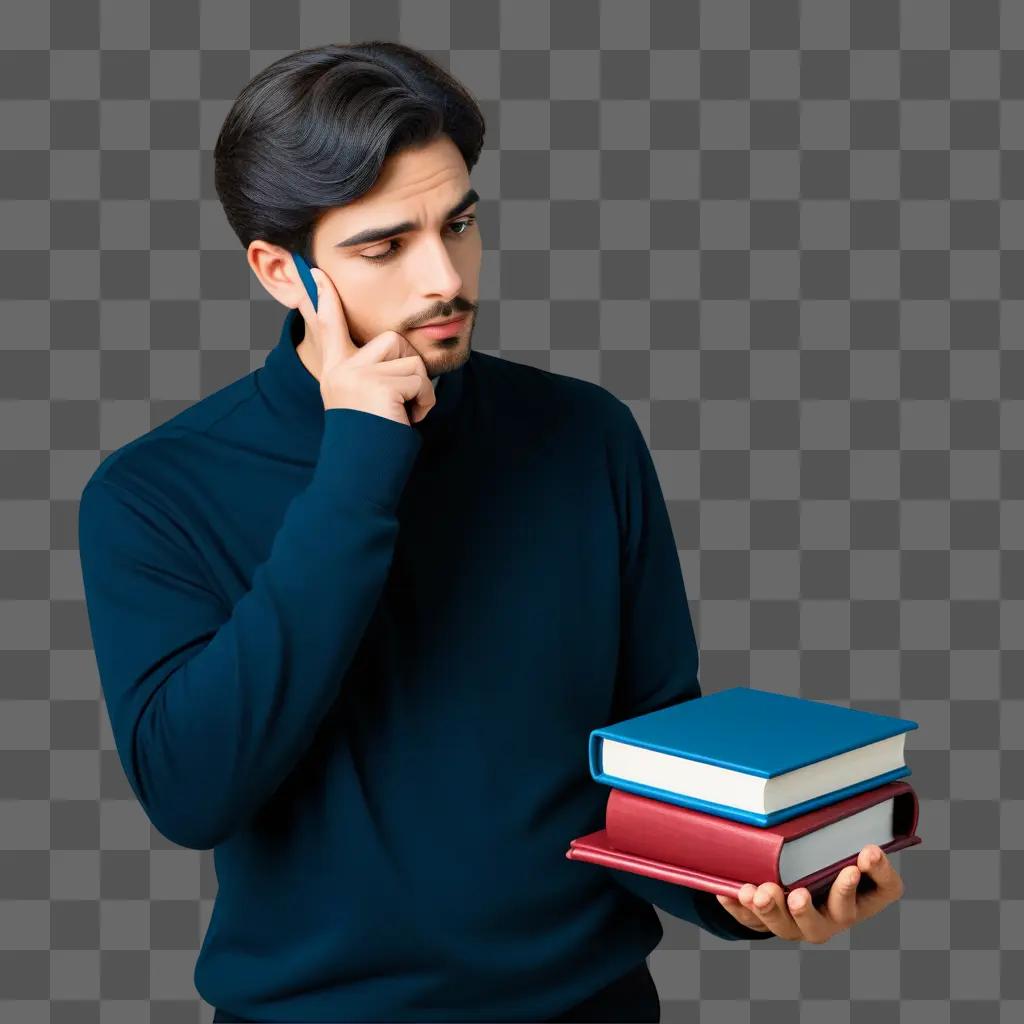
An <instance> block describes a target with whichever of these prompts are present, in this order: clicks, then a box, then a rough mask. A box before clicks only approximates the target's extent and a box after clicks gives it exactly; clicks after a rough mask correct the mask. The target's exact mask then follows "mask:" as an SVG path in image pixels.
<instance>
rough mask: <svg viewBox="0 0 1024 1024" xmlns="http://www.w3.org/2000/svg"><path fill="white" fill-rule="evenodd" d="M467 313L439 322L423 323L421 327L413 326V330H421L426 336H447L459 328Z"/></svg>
mask: <svg viewBox="0 0 1024 1024" xmlns="http://www.w3.org/2000/svg"><path fill="white" fill-rule="evenodd" d="M468 315H469V314H467V313H464V314H463V315H462V316H457V317H453V318H452V319H451V320H444V321H442V322H441V323H434V324H424V325H423V326H422V327H414V328H413V330H414V331H422V332H423V333H424V334H425V335H426V336H427V337H428V338H447V337H448V335H450V334H454V333H455V332H457V331H459V330H461V328H462V325H463V324H464V323H465V322H466V319H467V317H468Z"/></svg>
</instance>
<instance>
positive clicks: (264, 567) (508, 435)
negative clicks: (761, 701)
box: [79, 310, 770, 1021]
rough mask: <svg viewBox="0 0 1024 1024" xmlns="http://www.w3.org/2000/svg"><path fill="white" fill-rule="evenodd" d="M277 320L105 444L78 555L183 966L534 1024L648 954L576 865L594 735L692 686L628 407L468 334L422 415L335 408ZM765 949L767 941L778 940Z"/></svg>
mask: <svg viewBox="0 0 1024 1024" xmlns="http://www.w3.org/2000/svg"><path fill="white" fill-rule="evenodd" d="M301 333H302V323H301V318H300V317H299V316H298V314H297V312H296V311H294V310H293V311H291V312H289V313H288V314H287V316H286V317H285V321H284V326H283V328H282V331H281V336H280V340H279V341H278V343H277V345H276V347H275V348H274V349H272V351H271V352H270V353H269V355H268V357H267V359H266V361H265V363H264V365H263V366H262V367H260V368H259V369H258V370H256V371H254V372H253V373H251V374H249V375H247V376H245V377H243V378H241V379H239V380H237V381H235V382H234V383H232V384H230V385H228V386H227V387H225V388H222V389H220V390H219V391H217V392H215V393H213V394H211V395H210V396H209V397H207V398H205V399H203V400H201V401H199V402H197V403H196V404H195V405H193V406H191V407H190V408H188V409H186V410H185V411H184V412H182V413H180V414H178V415H177V416H175V417H173V418H172V419H169V420H168V421H166V422H165V423H163V424H161V425H160V426H159V427H157V428H155V429H153V430H152V431H150V432H148V433H147V434H144V435H143V436H141V437H139V438H137V439H136V440H134V441H132V442H130V443H129V444H127V445H125V446H123V447H122V448H119V449H118V450H117V451H115V452H113V453H111V454H110V455H109V456H107V458H105V459H104V460H103V461H102V463H101V464H100V465H99V467H98V468H97V469H96V471H95V472H94V473H93V475H92V477H91V478H90V479H89V481H88V483H87V485H86V487H85V490H84V492H83V494H82V498H81V505H80V514H79V548H80V554H81V564H82V572H83V579H84V587H85V597H86V606H87V610H88V619H89V624H90V629H91V633H92V638H93V643H94V648H95V654H96V659H97V667H98V670H99V673H100V679H101V684H102V690H103V694H104V699H105V702H106V707H107V710H108V714H109V718H110V722H111V727H112V731H113V735H114V739H115V742H116V747H117V752H118V755H119V758H120V762H121V764H122V766H123V768H124V771H125V773H126V776H127V779H128V781H129V783H130V785H131V787H132V790H133V791H134V793H135V795H136V797H137V798H138V800H139V801H140V803H141V805H142V807H143V808H144V810H145V812H146V814H147V816H148V817H149V819H150V821H151V822H152V823H153V825H154V827H155V828H156V829H157V830H159V832H160V833H162V834H163V835H164V836H165V837H167V838H168V839H169V840H171V841H172V842H174V843H177V844H180V845H182V846H187V847H192V848H195V849H210V848H212V849H213V850H214V860H215V866H216V871H217V878H218V884H219V889H218V893H217V897H216V902H215V905H214V910H213V916H212V919H211V921H210V925H209V928H208V931H207V933H206V936H205V939H204V941H203V944H202V948H201V950H200V953H199V957H198V961H197V965H196V969H195V983H196V986H197V988H198V990H199V992H200V994H201V995H202V996H203V997H204V999H206V1000H207V1001H208V1002H209V1003H212V1004H213V1005H215V1006H217V1007H219V1008H223V1009H225V1010H226V1011H228V1012H230V1013H232V1014H237V1015H240V1016H242V1017H244V1018H245V1019H249V1018H250V1017H251V1019H254V1020H264V1021H273V1020H306V1021H316V1020H334V1021H337V1020H364V1021H370V1020H389V1021H399V1020H418V1021H425V1020H448V1021H455V1020H480V1019H487V1020H494V1021H497V1020H543V1019H545V1018H546V1017H549V1016H554V1015H556V1014H558V1013H561V1012H563V1011H565V1010H566V1009H567V1008H569V1007H572V1006H573V1005H574V1004H576V1003H578V1002H580V1001H581V1000H584V999H586V998H587V997H588V996H590V995H591V994H592V993H594V992H596V991H597V990H599V989H601V988H602V987H603V986H605V985H607V984H608V983H609V982H610V981H612V980H613V979H615V978H617V977H619V976H620V975H622V974H623V973H624V972H626V971H627V970H629V969H630V968H631V967H634V966H636V965H637V964H641V963H642V962H643V961H644V959H645V957H646V956H647V955H648V954H649V953H650V951H651V950H652V949H654V948H655V947H656V946H657V945H658V943H659V941H660V940H661V937H662V934H663V932H662V927H661V924H660V922H659V920H658V916H657V914H656V913H655V911H654V909H653V907H652V903H654V904H656V905H657V906H659V907H661V908H662V909H664V910H665V911H666V912H668V913H670V914H673V915H675V916H677V917H681V918H684V919H686V920H687V921H690V922H692V923H693V924H695V925H697V926H698V927H700V928H703V929H706V930H707V931H709V932H711V933H713V934H715V935H718V936H720V937H722V938H727V939H753V938H763V937H766V935H762V934H760V933H757V932H754V931H751V930H749V929H746V928H744V927H742V926H741V925H739V924H738V923H737V922H736V921H735V920H734V919H733V918H732V917H731V916H730V915H729V914H728V913H727V912H726V911H725V910H724V909H723V908H722V907H720V906H719V904H718V902H717V901H716V900H715V899H714V897H713V896H711V895H710V894H706V893H697V892H694V891H693V890H690V889H686V888H683V887H680V886H676V885H671V884H669V883H665V882H660V881H656V880H652V879H647V878H642V877H641V876H638V875H632V874H629V873H627V872H624V871H617V870H611V869H608V868H604V867H600V866H598V865H592V864H587V863H582V862H578V861H570V860H568V859H567V858H566V857H565V851H566V849H567V848H568V844H569V841H570V840H571V839H573V838H575V837H576V836H578V835H581V834H583V833H585V832H590V831H593V830H594V829H597V828H601V827H602V825H603V821H604V806H605V802H606V799H607V796H608V790H607V788H606V787H605V786H602V785H600V784H598V783H596V782H595V781H594V780H593V779H592V778H591V777H590V773H589V769H588V764H587V739H588V736H589V733H590V731H591V730H592V729H594V728H596V727H598V726H601V725H606V724H609V723H611V722H615V721H619V720H621V719H624V718H629V717H632V716H634V715H639V714H642V713H644V712H647V711H651V710H654V709H656V708H659V707H663V706H666V705H669V704H673V703H677V702H679V701H681V700H687V699H691V698H696V697H699V696H700V688H699V684H698V680H697V662H698V656H697V647H696V643H695V639H694V632H693V628H692V625H691V620H690V614H689V610H688V607H687V597H686V593H685V590H684V586H683V579H682V575H681V571H680V563H679V558H678V553H677V551H676V546H675V542H674V539H673V535H672V530H671V526H670V521H669V517H668V513H667V509H666V506H665V502H664V499H663V496H662V492H661V490H660V488H659V485H658V480H657V477H656V475H655V471H654V466H653V464H652V461H651V458H650V453H649V451H648V449H647V446H646V443H645V441H644V438H643V435H642V434H641V432H640V429H639V427H638V426H637V424H636V421H635V420H634V418H633V415H632V413H631V411H630V409H629V408H628V406H626V405H625V404H624V403H623V402H621V401H620V400H619V399H617V398H616V397H615V396H613V395H612V394H611V393H610V392H609V391H607V390H605V389H603V388H601V387H600V386H598V385H595V384H592V383H588V382H585V381H581V380H576V379H574V378H571V377H567V376H562V375H559V374H555V373H551V372H548V371H544V370H540V369H536V368H533V367H527V366H522V365H519V364H516V363H513V362H511V361H508V360H503V359H500V358H498V357H497V356H493V355H489V354H486V353H484V352H479V351H474V352H473V353H472V354H471V356H470V358H469V359H468V361H467V362H466V363H465V364H463V366H461V367H460V368H459V369H457V370H455V371H452V372H449V373H446V374H444V375H443V376H442V379H441V380H440V381H439V382H438V384H437V403H436V405H435V406H434V408H433V409H432V410H431V411H430V413H429V414H428V415H427V417H426V418H425V419H424V420H422V421H421V422H420V423H417V424H414V425H412V426H409V425H406V424H402V423H398V422H396V421H394V420H390V419H386V418H384V417H382V416H377V415H374V414H372V413H368V412H363V411H360V410H354V409H329V410H325V409H324V407H323V401H322V399H321V396H320V388H319V383H318V381H317V380H316V378H315V377H314V376H313V375H312V374H311V373H310V372H309V371H308V370H307V369H306V367H305V366H304V365H303V363H302V361H301V360H300V359H299V357H298V355H297V353H296V350H295V345H296V343H297V341H298V340H299V338H300V337H301ZM767 935H770V933H767Z"/></svg>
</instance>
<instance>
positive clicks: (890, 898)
mask: <svg viewBox="0 0 1024 1024" xmlns="http://www.w3.org/2000/svg"><path fill="white" fill-rule="evenodd" d="M865 875H866V876H867V877H868V878H870V879H871V880H872V881H873V882H874V883H875V884H874V887H873V888H870V889H867V890H866V891H861V892H858V888H859V883H860V881H861V878H862V877H863V876H865ZM902 895H903V879H902V878H900V875H899V872H897V871H896V869H895V868H894V867H893V865H892V861H890V860H889V858H888V857H886V855H885V853H884V852H883V851H882V850H881V849H880V848H879V847H878V846H875V845H874V844H872V845H869V846H865V847H864V848H863V849H862V850H861V851H860V854H859V855H858V857H857V863H856V864H851V865H849V866H848V867H845V868H843V870H842V871H841V872H840V873H839V875H838V876H837V877H836V880H835V881H834V882H833V883H832V885H831V887H830V889H829V891H828V897H827V898H826V899H825V900H824V902H823V903H822V905H821V906H820V907H816V906H815V905H814V903H813V901H812V900H811V894H810V893H809V892H808V891H807V890H806V889H794V890H792V892H790V893H789V897H788V899H787V898H786V897H785V896H784V894H783V892H782V888H781V887H780V886H778V885H776V884H775V883H774V882H765V883H764V884H763V885H751V883H750V882H747V883H745V884H744V886H743V888H742V889H741V890H740V895H739V899H738V900H735V899H732V898H731V897H729V896H722V895H719V896H718V902H719V903H721V904H722V906H723V907H725V909H726V910H728V911H729V913H730V914H732V916H733V917H735V918H736V920H737V921H739V922H740V924H742V925H745V926H746V927H747V928H753V929H754V931H758V932H772V933H774V934H775V935H777V936H778V937H779V938H780V939H789V940H791V941H793V942H813V943H822V942H828V940H829V939H831V938H832V936H833V935H837V934H838V933H839V932H843V931H846V929H847V928H852V927H853V926H854V925H856V924H859V923H860V922H861V921H866V920H867V919H868V918H869V917H874V916H875V914H877V913H879V912H880V911H882V910H884V909H885V908H886V907H887V906H889V904H890V903H895V902H896V900H898V899H899V898H900V897H901V896H902Z"/></svg>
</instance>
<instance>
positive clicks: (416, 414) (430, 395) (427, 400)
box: [395, 373, 437, 423]
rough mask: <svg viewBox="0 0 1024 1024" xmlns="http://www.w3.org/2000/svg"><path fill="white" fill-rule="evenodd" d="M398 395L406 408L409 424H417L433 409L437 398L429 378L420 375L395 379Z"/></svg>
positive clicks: (415, 374)
mask: <svg viewBox="0 0 1024 1024" xmlns="http://www.w3.org/2000/svg"><path fill="white" fill-rule="evenodd" d="M395 380H396V382H397V383H398V385H399V393H400V394H401V395H402V398H403V399H404V401H405V404H406V406H407V408H406V414H407V415H408V417H409V422H410V423H418V422H419V421H420V420H421V419H423V417H424V416H426V415H427V413H428V412H430V410H431V409H432V408H433V407H434V403H435V402H436V401H437V398H436V397H435V396H434V388H433V386H432V385H431V383H430V380H429V378H427V377H425V376H424V375H423V374H421V373H414V374H409V375H407V376H405V377H396V378H395Z"/></svg>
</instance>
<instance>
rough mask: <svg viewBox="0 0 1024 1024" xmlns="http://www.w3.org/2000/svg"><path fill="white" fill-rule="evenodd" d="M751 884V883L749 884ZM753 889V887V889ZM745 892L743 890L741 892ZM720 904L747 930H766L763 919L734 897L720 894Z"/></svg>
mask: <svg viewBox="0 0 1024 1024" xmlns="http://www.w3.org/2000/svg"><path fill="white" fill-rule="evenodd" d="M747 884H748V885H749V884H750V883H749V882H748V883H747ZM751 888H753V887H751ZM740 891H741V892H742V891H743V890H742V889H741V890H740ZM718 902H719V903H721V904H722V906H723V907H725V909H726V910H728V911H729V913H730V914H732V916H733V917H734V918H736V920H737V921H739V923H740V924H742V925H745V926H746V927H747V928H764V924H762V922H761V919H760V918H759V917H758V916H757V914H755V913H754V912H753V911H752V910H748V909H747V908H746V906H744V905H743V904H742V903H741V902H740V901H739V900H738V899H734V898H733V897H732V896H722V895H720V894H719V896H718Z"/></svg>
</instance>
